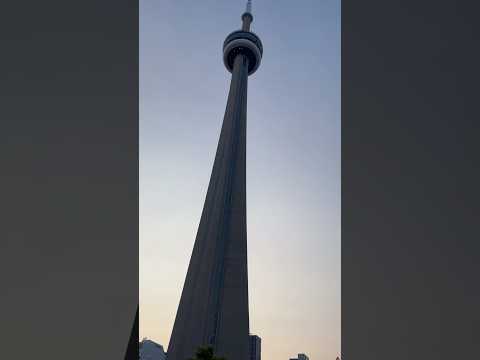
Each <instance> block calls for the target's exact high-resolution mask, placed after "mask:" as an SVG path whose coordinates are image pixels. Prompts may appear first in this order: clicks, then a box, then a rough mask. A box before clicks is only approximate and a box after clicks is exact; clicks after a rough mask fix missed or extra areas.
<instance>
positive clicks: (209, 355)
mask: <svg viewBox="0 0 480 360" xmlns="http://www.w3.org/2000/svg"><path fill="white" fill-rule="evenodd" d="M188 360H226V359H225V358H224V357H216V356H214V355H213V348H212V347H210V346H204V347H199V348H198V350H197V352H196V353H195V357H194V358H190V359H188Z"/></svg>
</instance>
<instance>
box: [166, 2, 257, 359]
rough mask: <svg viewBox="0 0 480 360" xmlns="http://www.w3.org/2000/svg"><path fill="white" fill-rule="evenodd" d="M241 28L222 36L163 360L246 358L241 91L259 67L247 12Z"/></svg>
mask: <svg viewBox="0 0 480 360" xmlns="http://www.w3.org/2000/svg"><path fill="white" fill-rule="evenodd" d="M249 7H251V3H250V1H249V4H247V10H248V9H249ZM242 20H243V26H242V30H238V31H234V32H233V33H231V34H230V35H228V36H227V38H226V40H225V42H224V46H223V50H224V51H223V60H224V63H225V66H226V68H227V70H228V71H230V72H231V73H232V79H231V83H230V90H229V94H228V100H227V106H226V109H225V115H224V119H223V125H222V130H221V133H220V139H219V142H218V147H217V152H216V155H215V162H214V165H213V170H212V173H211V177H210V183H209V186H208V190H207V196H206V199H205V204H204V208H203V212H202V216H201V219H200V225H199V227H198V232H197V236H196V239H195V245H194V248H193V252H192V256H191V259H190V264H189V267H188V271H187V276H186V279H185V283H184V287H183V291H182V296H181V298H180V304H179V306H178V310H177V315H176V318H175V324H174V327H173V331H172V335H171V338H170V343H169V346H168V350H167V360H186V359H187V358H190V357H193V356H194V354H195V351H196V350H197V348H198V347H199V346H206V345H210V346H212V347H213V348H214V351H215V354H216V355H218V356H224V357H226V358H227V359H228V360H247V359H248V355H249V314H248V272H247V218H246V126H247V87H248V86H247V85H248V76H249V75H250V74H253V73H254V72H255V71H256V70H257V69H258V67H259V65H260V61H261V57H262V54H263V46H262V43H261V41H260V38H258V36H257V35H255V34H254V33H252V32H250V31H249V30H250V24H251V22H252V20H253V16H252V15H251V14H250V13H249V12H246V13H245V14H243V16H242Z"/></svg>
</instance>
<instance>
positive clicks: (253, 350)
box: [249, 335, 262, 360]
mask: <svg viewBox="0 0 480 360" xmlns="http://www.w3.org/2000/svg"><path fill="white" fill-rule="evenodd" d="M249 359H250V360H261V359H262V339H260V337H259V336H257V335H250V358H249Z"/></svg>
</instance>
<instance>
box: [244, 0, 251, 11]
mask: <svg viewBox="0 0 480 360" xmlns="http://www.w3.org/2000/svg"><path fill="white" fill-rule="evenodd" d="M245 12H247V13H249V14H251V13H252V0H247V9H246V10H245Z"/></svg>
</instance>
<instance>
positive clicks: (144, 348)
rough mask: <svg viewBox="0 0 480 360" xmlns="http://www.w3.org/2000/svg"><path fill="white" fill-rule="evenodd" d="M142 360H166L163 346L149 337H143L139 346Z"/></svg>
mask: <svg viewBox="0 0 480 360" xmlns="http://www.w3.org/2000/svg"><path fill="white" fill-rule="evenodd" d="M139 357H140V360H165V358H166V354H165V352H164V350H163V346H162V345H159V344H157V343H156V342H154V341H152V340H148V339H143V340H142V341H141V342H140V346H139Z"/></svg>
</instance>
